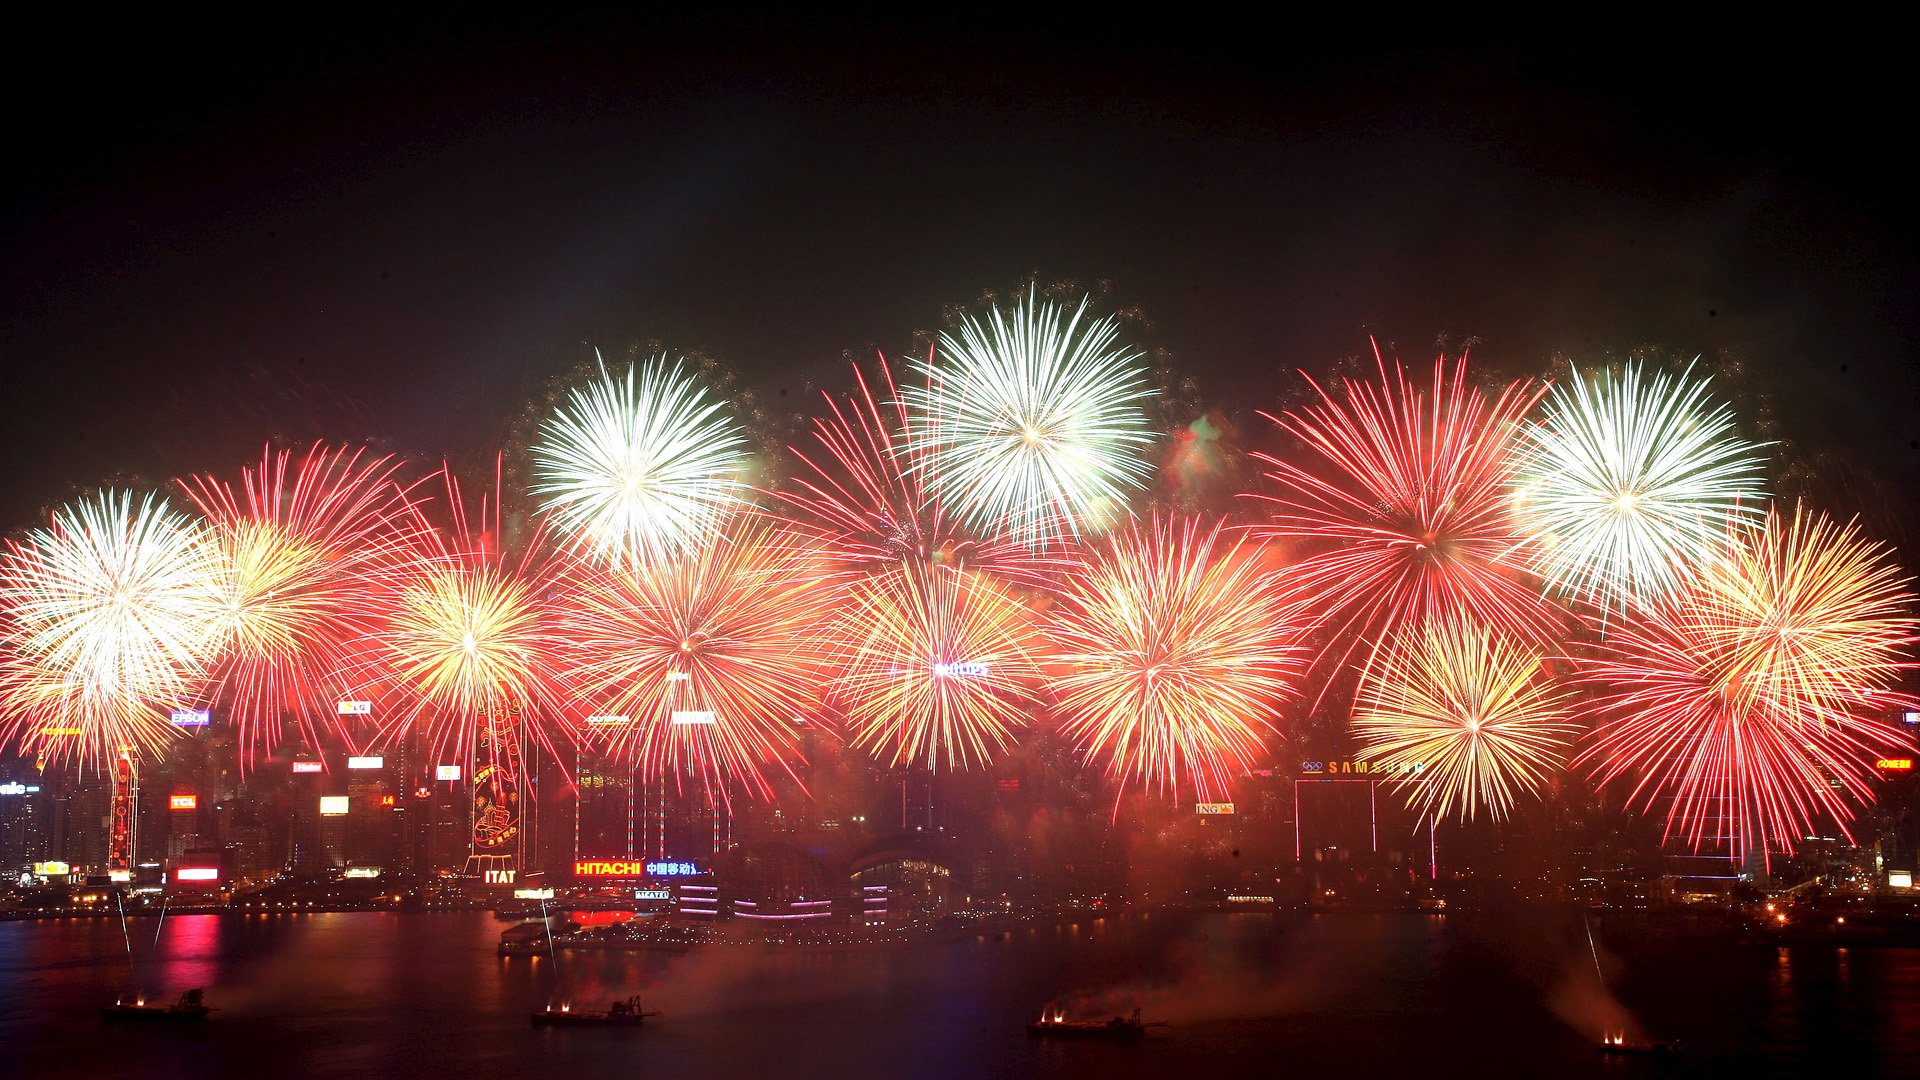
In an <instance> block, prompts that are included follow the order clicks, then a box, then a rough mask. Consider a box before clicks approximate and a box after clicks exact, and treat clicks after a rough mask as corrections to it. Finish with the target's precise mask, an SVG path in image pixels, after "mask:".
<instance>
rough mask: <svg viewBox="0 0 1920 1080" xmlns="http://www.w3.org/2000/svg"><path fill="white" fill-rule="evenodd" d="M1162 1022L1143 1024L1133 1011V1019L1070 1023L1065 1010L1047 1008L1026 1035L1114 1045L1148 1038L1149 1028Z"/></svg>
mask: <svg viewBox="0 0 1920 1080" xmlns="http://www.w3.org/2000/svg"><path fill="white" fill-rule="evenodd" d="M1166 1026H1167V1022H1166V1021H1165V1020H1154V1021H1146V1020H1142V1019H1140V1010H1139V1009H1135V1010H1133V1015H1132V1016H1127V1017H1120V1016H1116V1017H1114V1018H1113V1019H1111V1020H1069V1019H1067V1014H1066V1010H1064V1009H1059V1008H1056V1007H1054V1006H1052V1005H1048V1006H1047V1007H1046V1008H1045V1009H1044V1010H1042V1011H1041V1013H1040V1019H1038V1020H1035V1021H1033V1022H1032V1023H1029V1024H1028V1025H1027V1034H1028V1035H1032V1036H1034V1037H1036V1038H1048V1039H1107V1040H1110V1041H1113V1042H1125V1041H1129V1040H1132V1039H1144V1038H1146V1037H1147V1029H1148V1028H1150V1027H1166Z"/></svg>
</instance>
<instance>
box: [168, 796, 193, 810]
mask: <svg viewBox="0 0 1920 1080" xmlns="http://www.w3.org/2000/svg"><path fill="white" fill-rule="evenodd" d="M167 809H169V810H198V809H200V796H198V795H169V796H167Z"/></svg>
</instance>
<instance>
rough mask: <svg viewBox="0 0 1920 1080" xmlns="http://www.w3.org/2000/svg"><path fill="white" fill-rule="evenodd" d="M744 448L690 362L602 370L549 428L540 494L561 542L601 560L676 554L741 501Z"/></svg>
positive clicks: (540, 445) (540, 461) (537, 449)
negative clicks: (688, 366)
mask: <svg viewBox="0 0 1920 1080" xmlns="http://www.w3.org/2000/svg"><path fill="white" fill-rule="evenodd" d="M746 444H747V440H746V436H745V433H744V432H743V431H742V430H741V428H740V426H739V425H738V424H737V423H735V422H734V420H733V419H732V418H731V417H730V416H728V415H727V413H726V412H725V403H724V402H722V401H720V400H718V399H717V398H714V397H712V396H710V395H709V394H708V392H707V390H706V388H705V387H703V386H701V385H700V383H699V382H698V381H697V380H696V379H695V378H694V376H693V375H692V373H691V372H689V371H687V370H686V368H685V366H684V365H683V364H680V363H677V362H674V363H670V362H669V361H668V360H667V358H666V357H665V356H659V357H655V358H654V359H653V360H651V361H649V362H648V363H647V364H645V365H644V366H636V367H632V368H628V369H627V371H626V373H625V374H624V375H622V376H613V375H609V374H608V373H607V372H606V371H605V369H604V368H603V369H602V371H601V374H600V377H599V378H597V379H595V380H594V381H593V382H591V383H589V384H588V385H586V386H584V387H581V388H579V389H577V390H574V391H573V392H572V393H570V394H568V395H567V398H566V400H565V401H563V402H562V403H561V404H560V407H559V408H558V409H556V410H555V411H554V414H553V416H552V417H551V418H549V419H548V421H547V423H546V425H545V426H544V427H543V428H542V431H541V438H540V441H539V442H537V443H535V444H534V446H533V448H532V452H533V460H534V473H535V476H534V480H535V482H534V484H533V486H532V492H533V494H534V495H535V496H536V497H537V498H538V499H539V500H540V505H541V508H542V509H543V510H545V511H546V512H547V513H548V515H549V516H550V518H551V520H552V523H553V528H554V530H555V533H556V534H557V535H558V536H560V537H561V538H562V539H564V540H565V541H567V542H568V543H570V544H572V545H574V546H575V547H577V548H579V549H581V550H584V551H586V552H588V553H590V554H591V555H592V556H594V557H595V558H597V559H600V560H601V561H603V562H607V563H618V562H624V561H632V560H636V559H651V558H658V557H661V556H667V555H672V554H674V553H676V552H680V551H685V550H687V549H689V548H693V547H697V546H699V545H700V544H702V543H704V542H705V541H706V540H708V539H709V538H710V537H712V536H713V535H714V533H715V532H716V531H717V530H718V528H719V524H720V522H721V520H722V519H723V518H724V517H725V516H726V515H727V514H728V513H729V512H730V511H732V510H733V509H734V508H736V507H737V506H739V505H740V504H741V502H742V500H743V492H744V491H745V489H746V484H745V482H744V480H743V479H742V473H743V472H744V470H745V468H746V463H747V450H746Z"/></svg>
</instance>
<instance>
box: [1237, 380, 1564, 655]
mask: <svg viewBox="0 0 1920 1080" xmlns="http://www.w3.org/2000/svg"><path fill="white" fill-rule="evenodd" d="M1376 359H1378V358H1377V357H1376ZM1379 368H1380V381H1379V382H1378V383H1377V384H1373V383H1362V382H1355V381H1352V380H1348V381H1346V382H1345V383H1344V384H1343V387H1342V389H1343V393H1342V395H1341V396H1339V397H1336V396H1335V395H1334V394H1332V393H1330V392H1328V391H1327V390H1326V389H1325V388H1322V387H1320V386H1319V385H1318V384H1316V385H1315V387H1314V389H1315V390H1316V391H1317V392H1318V395H1319V400H1318V401H1317V402H1315V403H1313V404H1311V405H1308V406H1305V407H1303V408H1300V409H1298V410H1295V411H1293V412H1289V413H1287V414H1285V415H1283V416H1280V417H1277V418H1275V419H1276V421H1277V422H1278V423H1279V425H1280V426H1281V428H1282V429H1284V430H1285V431H1286V432H1288V433H1289V434H1291V435H1292V436H1294V437H1295V438H1296V439H1298V440H1299V441H1300V443H1301V444H1302V445H1303V449H1304V451H1305V463H1304V464H1296V463H1294V462H1292V461H1288V460H1286V459H1284V458H1280V457H1276V456H1274V455H1271V454H1261V455H1258V456H1259V458H1260V460H1262V461H1264V462H1265V463H1266V464H1267V465H1269V466H1271V467H1272V470H1271V471H1270V472H1269V473H1268V474H1267V475H1268V478H1269V479H1270V480H1271V481H1273V482H1274V484H1275V485H1276V486H1277V487H1278V489H1279V493H1278V494H1276V495H1272V496H1267V497H1266V498H1267V499H1268V500H1269V501H1270V502H1271V504H1272V517H1271V520H1270V521H1269V523H1268V524H1267V529H1268V530H1269V531H1270V532H1271V533H1272V534H1274V535H1277V536H1283V537H1289V538H1295V539H1297V540H1299V541H1301V542H1302V544H1303V546H1304V547H1305V548H1306V549H1307V550H1308V554H1307V555H1306V557H1305V558H1303V559H1302V560H1301V561H1300V562H1299V563H1298V564H1297V565H1296V566H1294V567H1293V569H1292V570H1291V571H1290V575H1291V577H1292V579H1293V581H1294V583H1295V585H1296V587H1297V588H1298V589H1299V590H1300V593H1301V595H1302V596H1303V597H1304V598H1305V600H1306V602H1307V604H1308V606H1309V607H1310V609H1311V610H1313V611H1314V612H1316V613H1318V614H1319V616H1320V618H1321V619H1322V620H1323V623H1324V625H1325V626H1327V627H1328V628H1329V629H1330V630H1331V631H1332V638H1333V641H1334V642H1335V644H1334V645H1333V646H1331V649H1337V650H1340V651H1339V652H1338V653H1337V654H1336V655H1337V656H1338V657H1339V658H1341V659H1344V658H1345V657H1346V656H1348V655H1350V653H1351V651H1352V650H1353V649H1354V648H1355V647H1356V646H1360V645H1362V644H1364V645H1366V646H1367V647H1369V648H1373V647H1377V646H1378V643H1379V641H1380V640H1381V636H1382V634H1383V633H1384V632H1386V631H1388V630H1390V629H1393V628H1397V627H1403V626H1411V625H1417V624H1419V623H1421V622H1425V621H1429V620H1436V619H1437V620H1459V619H1466V620H1471V621H1474V622H1477V623H1479V624H1481V625H1485V626H1488V627H1491V628H1494V629H1497V630H1499V631H1500V632H1501V633H1503V634H1508V635H1511V636H1514V637H1517V638H1520V639H1522V640H1525V641H1541V642H1544V641H1552V640H1554V639H1555V638H1556V637H1557V631H1558V627H1559V622H1560V617H1559V615H1558V613H1557V611H1556V610H1555V609H1554V608H1553V607H1552V605H1550V604H1549V603H1547V602H1546V601H1545V600H1544V599H1543V598H1542V596H1541V592H1540V587H1539V585H1538V584H1537V583H1535V582H1533V581H1530V580H1528V579H1527V578H1526V577H1525V576H1524V575H1522V574H1520V573H1518V572H1517V571H1518V570H1519V568H1518V567H1517V566H1516V565H1515V564H1514V560H1513V558H1512V554H1513V551H1514V548H1515V547H1516V545H1517V544H1518V543H1519V542H1520V536H1519V534H1518V532H1517V531H1516V529H1515V526H1514V524H1513V522H1512V520H1511V518H1510V516H1509V515H1508V512H1507V482H1508V479H1509V477H1510V476H1511V474H1512V470H1513V455H1512V453H1511V450H1512V444H1513V439H1514V431H1515V428H1516V425H1517V423H1518V421H1519V419H1520V418H1521V417H1522V416H1524V415H1525V414H1526V412H1527V410H1528V409H1530V408H1532V406H1533V404H1534V403H1535V402H1536V401H1537V400H1539V397H1540V395H1541V393H1542V390H1541V389H1540V388H1537V387H1534V386H1532V385H1530V384H1527V383H1514V384H1511V385H1509V386H1506V387H1505V388H1503V389H1502V390H1501V391H1500V392H1499V393H1498V394H1497V395H1496V396H1495V397H1494V398H1493V399H1492V400H1488V398H1487V397H1486V395H1484V394H1482V393H1481V392H1480V391H1479V390H1477V389H1475V388H1474V387H1472V386H1470V385H1468V383H1467V381H1466V373H1467V368H1466V362H1465V361H1464V360H1461V361H1457V362H1455V363H1454V364H1452V365H1451V367H1449V365H1448V363H1447V362H1446V360H1445V359H1444V358H1443V359H1441V360H1440V361H1439V362H1438V363H1436V364H1435V366H1434V371H1433V385H1432V388H1431V389H1430V390H1429V391H1427V392H1424V393H1423V392H1422V391H1421V390H1420V389H1419V388H1418V387H1417V386H1415V385H1414V384H1412V383H1410V382H1409V381H1408V379H1407V377H1406V373H1405V372H1404V371H1403V370H1402V369H1401V368H1400V366H1399V365H1398V364H1395V365H1393V366H1392V367H1391V368H1389V367H1388V365H1387V363H1386V362H1385V361H1384V360H1380V361H1379ZM1330 654H1331V650H1330Z"/></svg>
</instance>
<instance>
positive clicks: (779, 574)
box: [555, 519, 838, 800]
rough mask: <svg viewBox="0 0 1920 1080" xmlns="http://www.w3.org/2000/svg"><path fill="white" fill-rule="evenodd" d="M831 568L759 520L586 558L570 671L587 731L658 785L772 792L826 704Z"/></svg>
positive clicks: (564, 614)
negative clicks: (698, 543)
mask: <svg viewBox="0 0 1920 1080" xmlns="http://www.w3.org/2000/svg"><path fill="white" fill-rule="evenodd" d="M828 569H829V567H828V565H827V559H826V557H825V556H823V555H821V554H819V553H818V552H817V551H814V550H812V549H811V548H809V547H808V546H806V545H804V544H803V543H801V542H800V538H799V537H797V536H796V535H794V534H793V533H792V532H791V531H789V530H781V529H777V528H774V527H772V526H770V525H769V524H768V523H766V522H765V521H755V520H750V519H749V520H746V521H737V522H735V523H734V524H733V526H732V527H730V528H727V529H725V530H724V531H723V534H722V536H721V537H720V538H719V539H717V540H716V541H715V542H713V543H710V544H706V545H704V546H702V547H701V548H699V549H698V550H696V551H691V552H686V553H683V554H680V555H678V556H675V557H672V558H668V559H658V560H653V561H649V562H630V563H627V564H624V565H620V566H615V567H611V568H600V567H588V566H584V565H580V566H575V567H574V568H573V570H572V572H571V573H570V574H569V575H568V579H567V582H566V587H565V591H564V595H563V597H562V600H561V602H560V605H559V607H560V616H559V620H560V621H559V626H560V635H559V637H560V645H559V646H558V648H557V649H556V652H555V659H556V662H557V664H558V666H559V671H560V679H561V680H562V681H563V682H564V683H565V684H566V685H568V686H570V687H572V688H573V692H574V693H575V694H576V695H577V697H578V698H579V699H580V700H582V701H583V702H585V703H587V705H588V706H589V707H590V708H591V709H592V715H591V716H590V717H589V718H588V723H589V725H590V727H589V732H590V734H592V735H594V736H597V737H598V738H600V739H602V740H604V741H605V743H606V744H607V746H608V748H609V749H610V750H611V751H612V752H613V754H614V755H615V756H616V757H618V758H619V759H621V760H623V761H626V762H630V763H632V764H633V765H635V766H636V767H637V768H638V769H639V770H640V771H641V772H642V774H644V775H645V776H647V777H648V778H649V779H651V778H655V777H667V776H672V777H673V778H675V779H676V780H677V779H679V778H682V777H691V778H693V779H695V780H696V781H698V782H700V783H701V784H702V785H704V786H705V787H706V788H707V789H708V790H709V791H712V792H713V793H714V794H715V797H717V798H719V799H722V800H725V799H726V798H727V797H728V792H729V790H730V789H731V788H732V787H733V786H735V785H738V786H740V787H742V788H744V789H745V790H747V791H749V792H750V793H753V794H755V795H759V796H761V797H770V796H771V795H772V789H771V788H770V787H769V786H768V784H767V780H766V776H765V770H766V769H767V768H769V767H773V768H777V769H779V770H782V771H785V772H787V773H788V774H789V775H791V772H792V766H791V763H792V762H793V761H794V760H795V759H796V758H797V757H798V751H797V749H796V745H795V743H796V740H795V734H796V731H795V726H796V725H797V724H799V723H803V722H806V720H805V718H806V717H809V716H812V715H814V714H816V713H817V712H818V708H819V686H820V682H821V674H822V673H821V670H820V660H819V654H820V649H819V646H818V642H817V640H816V638H815V633H814V632H815V624H816V623H817V622H818V621H819V620H820V619H821V618H823V617H824V616H825V615H826V613H828V612H830V611H832V610H833V608H834V598H835V594H836V590H837V588H838V582H837V581H836V580H835V578H834V575H832V574H831V573H829V572H828Z"/></svg>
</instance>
